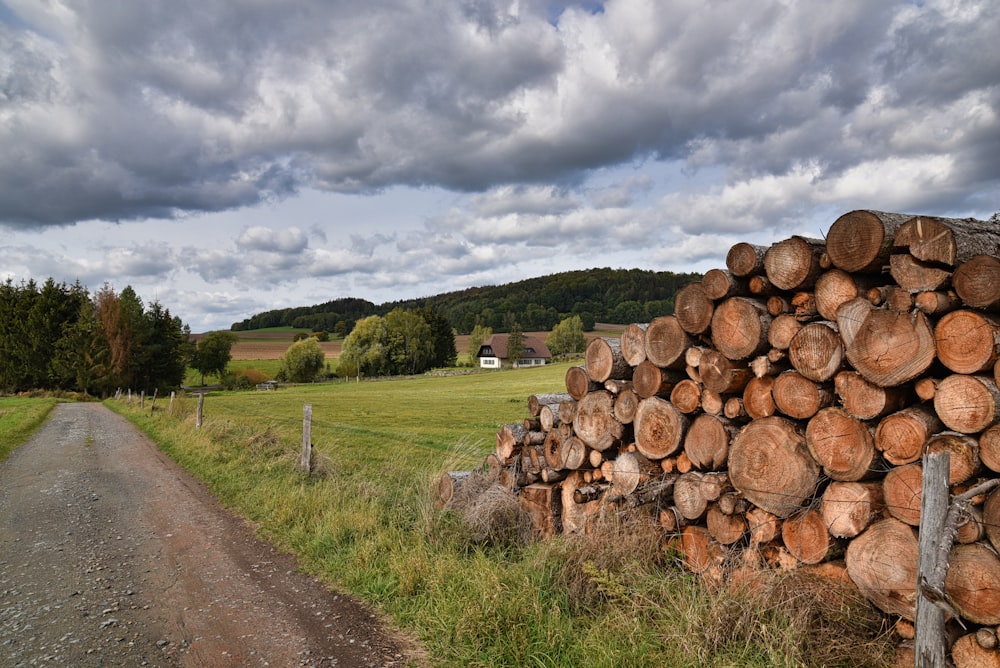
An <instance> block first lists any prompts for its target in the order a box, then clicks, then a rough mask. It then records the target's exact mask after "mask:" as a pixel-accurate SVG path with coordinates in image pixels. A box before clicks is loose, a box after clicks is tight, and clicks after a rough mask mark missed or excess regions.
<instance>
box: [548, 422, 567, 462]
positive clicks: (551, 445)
mask: <svg viewBox="0 0 1000 668" xmlns="http://www.w3.org/2000/svg"><path fill="white" fill-rule="evenodd" d="M562 443H563V437H562V434H560V433H559V430H558V429H553V430H551V431H548V432H546V433H545V440H544V441H543V442H542V453H543V456H544V457H545V465H546V467H548V468H553V469H556V470H559V469H563V468H566V467H565V466H563V461H562V454H561V453H560V448H561V447H562Z"/></svg>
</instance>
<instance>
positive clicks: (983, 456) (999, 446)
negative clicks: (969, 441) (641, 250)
mask: <svg viewBox="0 0 1000 668" xmlns="http://www.w3.org/2000/svg"><path fill="white" fill-rule="evenodd" d="M979 459H980V461H982V463H983V465H984V466H985V467H986V468H988V469H989V470H990V471H993V472H994V473H1000V424H994V425H992V426H990V427H989V428H988V429H986V430H985V431H984V432H983V433H981V434H980V435H979Z"/></svg>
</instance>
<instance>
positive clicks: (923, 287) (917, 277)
mask: <svg viewBox="0 0 1000 668" xmlns="http://www.w3.org/2000/svg"><path fill="white" fill-rule="evenodd" d="M889 273H890V274H891V275H892V280H894V281H895V282H896V283H897V284H898V285H899V287H900V288H902V289H903V290H905V291H906V292H907V293H909V294H911V295H912V294H913V293H916V292H926V291H933V290H942V289H944V288H947V287H948V285H949V284H950V283H951V275H952V271H951V270H950V269H944V268H942V267H941V266H940V265H936V264H928V263H926V262H921V261H920V260H918V259H917V258H915V257H913V256H912V255H910V254H909V253H893V254H892V255H891V256H890V257H889ZM911 299H912V298H911ZM910 303H911V304H912V303H913V302H912V301H911V302H910Z"/></svg>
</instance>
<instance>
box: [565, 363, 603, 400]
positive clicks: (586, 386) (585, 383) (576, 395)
mask: <svg viewBox="0 0 1000 668" xmlns="http://www.w3.org/2000/svg"><path fill="white" fill-rule="evenodd" d="M601 387H602V386H601V384H600V383H595V382H594V381H592V380H591V379H590V376H588V375H587V369H586V368H584V367H582V366H571V367H570V368H568V369H566V392H567V393H568V394H569V396H570V397H571V398H573V399H576V400H577V401H580V400H581V399H583V398H584V397H585V396H587V394H589V393H590V392H593V391H595V390H599V389H601Z"/></svg>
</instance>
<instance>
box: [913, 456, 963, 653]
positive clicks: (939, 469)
mask: <svg viewBox="0 0 1000 668" xmlns="http://www.w3.org/2000/svg"><path fill="white" fill-rule="evenodd" d="M948 469H949V455H948V451H947V450H945V451H942V452H931V453H927V454H925V455H924V461H923V483H922V489H921V498H920V536H919V543H918V549H919V553H918V555H917V616H916V622H915V631H914V633H915V636H914V641H915V647H914V653H915V654H916V662H915V663H916V668H944V665H945V656H946V654H947V651H946V650H945V646H944V643H945V636H944V610H943V609H942V608H941V607H940V606H939V605H938V604H937V602H936V601H935V600H933V599H937V598H938V596H942V597H943V595H944V594H943V592H944V576H945V574H946V573H947V559H948V551H949V550H950V549H951V542H952V540H953V539H954V535H952V536H946V535H945V533H946V532H945V523H946V522H947V518H948V505H949V501H950V497H949V493H948ZM946 540H947V542H948V546H947V549H945V547H944V545H943V541H946ZM942 558H943V559H944V560H945V563H944V564H940V563H938V562H939V560H940V559H942Z"/></svg>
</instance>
